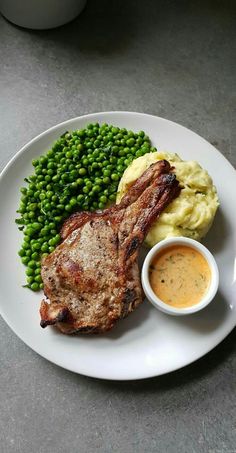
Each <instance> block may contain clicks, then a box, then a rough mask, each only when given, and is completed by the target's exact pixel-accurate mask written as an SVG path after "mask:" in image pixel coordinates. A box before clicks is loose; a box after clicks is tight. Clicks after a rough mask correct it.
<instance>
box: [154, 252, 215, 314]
mask: <svg viewBox="0 0 236 453" xmlns="http://www.w3.org/2000/svg"><path fill="white" fill-rule="evenodd" d="M149 278H150V284H151V287H152V289H153V291H154V293H155V294H156V295H157V297H159V299H161V300H162V301H163V302H165V303H167V304H169V305H171V306H173V307H177V308H184V307H190V306H192V305H195V304H197V303H198V302H200V300H201V299H202V298H203V296H204V294H205V293H206V291H207V289H208V287H209V284H210V280H211V271H210V268H209V265H208V263H207V261H206V259H205V258H204V257H203V256H202V254H201V253H200V252H198V251H197V250H195V249H194V248H192V247H188V246H185V245H174V246H170V247H167V248H165V249H164V250H162V251H160V252H159V253H158V254H157V255H156V256H155V257H154V259H153V261H152V263H151V265H150V271H149Z"/></svg>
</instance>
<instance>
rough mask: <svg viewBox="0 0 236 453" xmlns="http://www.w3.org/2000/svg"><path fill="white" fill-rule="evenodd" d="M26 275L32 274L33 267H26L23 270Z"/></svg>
mask: <svg viewBox="0 0 236 453" xmlns="http://www.w3.org/2000/svg"><path fill="white" fill-rule="evenodd" d="M25 273H26V275H28V276H31V275H34V269H31V268H30V267H28V268H27V269H26V271H25Z"/></svg>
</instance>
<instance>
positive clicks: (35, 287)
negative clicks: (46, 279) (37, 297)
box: [30, 282, 39, 291]
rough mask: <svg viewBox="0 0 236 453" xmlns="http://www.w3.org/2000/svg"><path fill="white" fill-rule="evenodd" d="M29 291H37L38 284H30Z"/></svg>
mask: <svg viewBox="0 0 236 453" xmlns="http://www.w3.org/2000/svg"><path fill="white" fill-rule="evenodd" d="M30 289H32V291H38V290H39V284H38V283H37V282H34V283H31V285H30Z"/></svg>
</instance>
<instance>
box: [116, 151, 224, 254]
mask: <svg viewBox="0 0 236 453" xmlns="http://www.w3.org/2000/svg"><path fill="white" fill-rule="evenodd" d="M161 159H166V160H168V161H169V162H170V164H171V165H173V166H174V167H175V169H174V173H175V174H176V177H177V179H178V180H179V182H180V185H181V186H182V187H183V189H182V190H181V192H180V195H179V196H178V198H176V199H175V200H174V201H172V202H171V203H170V205H169V206H168V207H167V208H166V209H165V211H164V212H163V213H162V214H161V215H160V217H159V219H158V221H156V222H154V224H153V226H152V228H151V230H150V231H149V233H148V235H147V237H146V240H145V243H146V245H148V246H149V247H152V246H153V245H155V244H156V243H157V242H159V241H161V240H162V239H165V238H168V237H173V236H186V237H190V238H193V239H196V240H198V241H199V240H201V239H202V238H203V237H204V236H205V235H206V233H207V232H208V230H209V229H210V227H211V225H212V222H213V220H214V217H215V213H216V211H217V208H218V206H219V200H218V196H217V192H216V188H215V186H214V185H213V182H212V179H211V177H210V176H209V174H208V173H207V171H206V170H204V169H203V168H202V167H201V166H200V165H199V164H198V162H195V161H183V160H182V159H181V158H180V157H179V156H178V155H177V154H171V153H167V152H158V151H157V152H155V153H149V154H145V155H144V156H142V157H139V158H137V159H135V160H134V161H133V162H132V163H131V165H130V166H129V167H128V168H127V169H126V170H125V172H124V174H123V176H122V178H121V180H120V184H119V187H118V193H117V200H116V202H117V203H119V202H120V200H121V198H122V197H123V195H124V194H125V193H126V192H127V190H128V189H129V187H130V186H131V185H132V184H133V182H134V181H136V179H138V178H139V177H140V176H141V174H142V173H143V172H144V171H145V170H146V169H147V168H148V167H149V166H150V165H151V164H152V163H154V162H157V161H158V160H161Z"/></svg>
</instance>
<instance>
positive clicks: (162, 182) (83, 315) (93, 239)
mask: <svg viewBox="0 0 236 453" xmlns="http://www.w3.org/2000/svg"><path fill="white" fill-rule="evenodd" d="M179 192H180V187H179V183H178V181H177V180H176V178H175V175H174V174H172V173H171V167H170V164H169V163H168V162H167V161H165V160H162V161H159V162H157V163H155V164H153V165H151V166H150V167H149V168H148V169H147V170H146V171H145V172H144V173H143V175H142V176H141V177H140V178H139V179H138V180H137V181H136V182H135V183H134V184H133V185H132V187H131V188H130V189H129V191H128V192H127V194H126V195H125V196H124V197H123V199H122V200H121V203H120V204H119V205H116V206H112V207H111V208H108V209H105V210H104V211H97V212H95V213H92V212H79V213H76V214H74V215H72V216H70V217H69V219H68V220H67V221H66V222H65V223H64V225H63V227H62V231H61V236H62V239H63V242H62V243H61V244H60V245H59V246H58V247H57V248H56V249H55V250H54V252H52V253H51V254H50V255H48V256H47V257H46V258H45V259H44V260H43V262H42V279H43V283H44V292H45V295H46V297H47V299H48V301H45V300H43V301H42V303H41V308H40V314H41V326H42V327H46V326H47V325H50V324H54V325H56V327H58V329H59V330H60V331H61V332H63V333H66V334H72V333H78V332H83V333H90V332H94V333H101V332H105V331H108V330H110V329H111V328H112V327H113V326H114V325H115V323H116V322H117V321H118V320H119V319H121V318H124V317H126V316H127V315H128V314H129V313H131V312H132V311H133V310H134V309H135V308H136V307H137V306H138V305H139V304H140V303H141V302H142V301H143V291H142V287H141V283H140V274H139V269H138V263H137V258H138V250H139V248H140V246H141V244H142V242H143V240H144V238H145V236H146V234H147V232H148V230H149V228H150V227H151V225H152V222H153V221H154V220H156V219H157V217H158V216H159V215H160V214H161V212H162V211H163V210H164V208H165V207H166V206H167V205H168V204H169V203H170V202H171V201H172V200H173V199H174V198H175V197H177V196H178V194H179Z"/></svg>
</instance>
